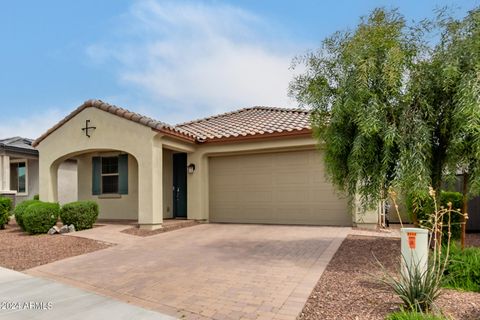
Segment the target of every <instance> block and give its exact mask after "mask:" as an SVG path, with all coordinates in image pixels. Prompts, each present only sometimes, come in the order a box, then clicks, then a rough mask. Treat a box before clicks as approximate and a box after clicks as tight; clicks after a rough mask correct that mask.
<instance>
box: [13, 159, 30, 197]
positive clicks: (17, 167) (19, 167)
mask: <svg viewBox="0 0 480 320" xmlns="http://www.w3.org/2000/svg"><path fill="white" fill-rule="evenodd" d="M10 190H15V191H17V193H19V194H26V193H27V162H26V161H15V162H12V163H10Z"/></svg>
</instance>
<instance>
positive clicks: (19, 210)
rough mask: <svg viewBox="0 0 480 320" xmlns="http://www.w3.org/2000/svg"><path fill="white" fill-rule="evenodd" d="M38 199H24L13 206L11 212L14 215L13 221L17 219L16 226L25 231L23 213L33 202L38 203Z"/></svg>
mask: <svg viewBox="0 0 480 320" xmlns="http://www.w3.org/2000/svg"><path fill="white" fill-rule="evenodd" d="M38 202H40V201H38V200H25V201H23V202H21V203H19V204H17V206H16V207H15V209H14V210H13V214H14V215H15V221H17V224H18V226H19V227H20V228H21V229H22V230H23V231H25V225H24V224H23V215H24V213H25V210H27V208H28V207H29V206H30V205H31V204H34V203H38Z"/></svg>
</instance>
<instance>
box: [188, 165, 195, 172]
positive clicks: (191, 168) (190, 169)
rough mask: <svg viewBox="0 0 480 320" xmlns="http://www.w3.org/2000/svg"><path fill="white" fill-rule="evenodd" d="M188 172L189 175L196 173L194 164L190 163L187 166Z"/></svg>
mask: <svg viewBox="0 0 480 320" xmlns="http://www.w3.org/2000/svg"><path fill="white" fill-rule="evenodd" d="M187 172H188V173H189V174H192V173H194V172H195V165H194V164H193V163H190V164H189V165H188V166H187Z"/></svg>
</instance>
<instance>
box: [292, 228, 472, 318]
mask: <svg viewBox="0 0 480 320" xmlns="http://www.w3.org/2000/svg"><path fill="white" fill-rule="evenodd" d="M399 253H400V240H399V239H394V238H385V237H368V236H353V235H350V236H349V237H348V238H347V239H345V240H344V242H343V243H342V245H341V246H340V248H339V250H338V251H337V252H336V254H335V256H334V257H333V259H332V260H331V261H330V263H329V265H328V266H327V268H326V270H325V272H324V273H323V275H322V277H321V278H320V280H319V281H318V283H317V285H316V286H315V288H314V290H313V291H312V293H311V295H310V297H309V298H308V300H307V303H306V304H305V307H304V309H303V311H302V312H301V314H300V315H299V316H298V319H299V320H312V319H316V320H320V319H321V320H329V319H332V320H334V319H353V320H357V319H358V320H367V319H368V320H369V319H375V320H376V319H378V320H380V319H385V316H386V315H388V314H389V313H391V312H394V311H397V310H399V307H400V305H401V301H400V299H399V298H397V297H396V296H395V295H394V294H393V293H392V291H391V290H390V289H389V288H388V287H386V286H385V285H384V284H382V283H381V282H380V281H379V280H378V279H380V278H381V277H382V275H384V271H382V270H381V268H380V267H379V266H378V264H377V263H376V262H375V261H376V260H375V259H378V261H380V263H381V264H382V265H383V266H384V267H385V268H386V269H387V270H388V272H390V273H394V272H398V266H399ZM437 305H438V307H439V308H440V309H441V310H442V311H443V312H444V314H446V315H449V316H451V317H452V318H453V319H462V320H463V319H465V320H474V319H475V320H478V319H480V293H471V292H459V291H455V290H444V293H443V295H442V297H441V298H440V299H439V300H438V302H437Z"/></svg>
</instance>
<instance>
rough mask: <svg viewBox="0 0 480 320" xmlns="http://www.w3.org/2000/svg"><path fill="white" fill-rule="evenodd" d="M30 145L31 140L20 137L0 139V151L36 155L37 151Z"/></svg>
mask: <svg viewBox="0 0 480 320" xmlns="http://www.w3.org/2000/svg"><path fill="white" fill-rule="evenodd" d="M32 143H33V140H32V139H28V138H22V137H12V138H6V139H0V150H5V151H12V152H18V153H26V154H34V155H36V154H38V151H37V150H35V148H33V146H32Z"/></svg>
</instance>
